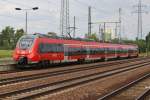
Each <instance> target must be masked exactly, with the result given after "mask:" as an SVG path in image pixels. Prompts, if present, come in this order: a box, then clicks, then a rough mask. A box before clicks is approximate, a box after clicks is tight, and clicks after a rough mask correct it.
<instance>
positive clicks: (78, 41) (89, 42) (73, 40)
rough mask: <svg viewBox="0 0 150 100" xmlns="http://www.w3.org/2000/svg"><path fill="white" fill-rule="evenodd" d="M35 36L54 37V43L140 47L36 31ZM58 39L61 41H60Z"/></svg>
mask: <svg viewBox="0 0 150 100" xmlns="http://www.w3.org/2000/svg"><path fill="white" fill-rule="evenodd" d="M31 35H33V36H36V37H38V38H47V39H49V38H50V39H52V41H53V42H54V43H59V42H60V43H62V42H63V43H66V44H84V45H86V44H87V45H92V46H94V45H95V46H98V44H99V43H101V46H102V47H107V46H110V45H111V47H116V46H117V47H121V48H135V47H136V48H138V46H137V45H135V44H123V43H121V44H116V43H104V42H100V41H93V40H89V39H81V38H67V37H58V36H49V35H46V34H39V33H36V34H31ZM58 39H59V40H60V41H58Z"/></svg>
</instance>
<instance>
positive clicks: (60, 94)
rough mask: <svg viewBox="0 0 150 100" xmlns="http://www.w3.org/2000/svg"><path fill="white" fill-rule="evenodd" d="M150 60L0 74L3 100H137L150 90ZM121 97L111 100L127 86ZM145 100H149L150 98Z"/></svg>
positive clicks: (110, 62) (131, 60) (0, 93)
mask: <svg viewBox="0 0 150 100" xmlns="http://www.w3.org/2000/svg"><path fill="white" fill-rule="evenodd" d="M149 73H150V58H148V57H147V58H145V57H141V58H134V59H126V60H119V61H109V62H96V63H88V64H77V65H71V66H70V65H66V66H63V67H51V68H47V69H40V70H37V69H36V70H35V69H33V70H19V71H18V70H17V71H8V72H2V73H0V90H1V91H0V99H6V100H10V99H27V100H30V99H40V100H97V99H99V100H107V99H108V100H109V99H110V100H112V99H113V100H120V98H122V100H135V99H137V98H138V97H139V96H141V95H142V94H144V92H145V91H148V88H146V87H149V86H150V75H149ZM146 75H147V77H145V78H144V79H141V80H140V81H138V82H137V83H135V84H134V85H131V86H128V88H125V89H123V90H121V91H118V92H117V95H116V94H115V95H113V96H110V97H109V98H104V97H105V96H106V97H107V95H108V94H111V93H113V92H114V91H116V90H117V89H119V88H122V87H124V86H125V85H127V84H129V83H132V82H134V81H135V80H138V79H140V78H142V77H143V76H146ZM148 93H149V92H147V95H146V96H145V97H144V98H146V100H149V99H150V98H149V97H150V94H148Z"/></svg>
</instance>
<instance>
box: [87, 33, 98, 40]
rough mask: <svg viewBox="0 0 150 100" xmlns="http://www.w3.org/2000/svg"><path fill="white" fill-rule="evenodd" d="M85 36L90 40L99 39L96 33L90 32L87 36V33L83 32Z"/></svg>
mask: <svg viewBox="0 0 150 100" xmlns="http://www.w3.org/2000/svg"><path fill="white" fill-rule="evenodd" d="M85 38H86V39H90V40H94V41H99V39H98V37H97V35H96V33H92V34H91V35H90V36H88V34H85Z"/></svg>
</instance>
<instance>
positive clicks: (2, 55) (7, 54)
mask: <svg viewBox="0 0 150 100" xmlns="http://www.w3.org/2000/svg"><path fill="white" fill-rule="evenodd" d="M12 53H13V50H0V58H9V57H12Z"/></svg>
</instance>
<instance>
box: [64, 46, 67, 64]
mask: <svg viewBox="0 0 150 100" xmlns="http://www.w3.org/2000/svg"><path fill="white" fill-rule="evenodd" d="M64 61H65V62H66V61H68V45H65V44H64Z"/></svg>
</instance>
